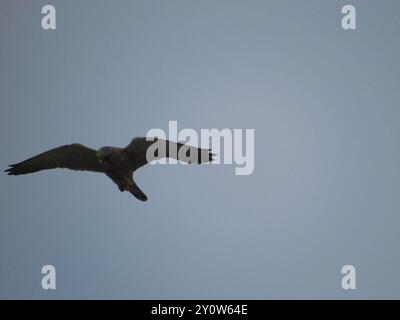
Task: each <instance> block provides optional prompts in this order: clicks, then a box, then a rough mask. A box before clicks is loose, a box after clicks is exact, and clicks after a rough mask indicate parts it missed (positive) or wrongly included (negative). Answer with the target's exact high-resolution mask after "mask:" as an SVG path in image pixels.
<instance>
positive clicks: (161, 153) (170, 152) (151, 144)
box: [125, 137, 215, 168]
mask: <svg viewBox="0 0 400 320" xmlns="http://www.w3.org/2000/svg"><path fill="white" fill-rule="evenodd" d="M125 150H126V152H127V154H128V155H129V157H130V158H131V159H133V160H134V161H135V162H136V167H137V168H139V167H141V166H144V165H145V164H147V163H149V162H151V161H153V160H159V159H162V158H174V159H177V160H179V161H183V162H186V163H190V164H201V163H208V162H211V161H212V160H213V156H215V155H214V154H213V153H211V151H210V149H202V148H197V147H193V146H189V145H187V144H183V143H177V142H172V141H169V140H163V139H157V138H145V137H140V138H134V139H133V140H132V142H131V143H130V144H129V145H128V146H127V147H126V148H125Z"/></svg>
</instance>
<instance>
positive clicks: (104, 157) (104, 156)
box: [97, 147, 113, 163]
mask: <svg viewBox="0 0 400 320" xmlns="http://www.w3.org/2000/svg"><path fill="white" fill-rule="evenodd" d="M112 152H113V148H112V147H102V148H100V149H99V150H98V151H97V159H98V161H99V163H103V162H108V160H109V156H110V155H111V153H112Z"/></svg>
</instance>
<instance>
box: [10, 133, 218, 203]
mask: <svg viewBox="0 0 400 320" xmlns="http://www.w3.org/2000/svg"><path fill="white" fill-rule="evenodd" d="M213 156H214V154H213V153H211V150H210V149H201V148H196V147H192V146H189V145H186V144H182V143H175V142H171V141H168V140H163V139H157V138H134V139H133V140H132V141H131V143H130V144H129V145H128V146H126V147H125V148H118V147H109V146H107V147H102V148H100V149H99V150H97V151H96V150H94V149H91V148H89V147H86V146H84V145H82V144H79V143H74V144H69V145H63V146H60V147H57V148H54V149H51V150H48V151H46V152H43V153H41V154H39V155H37V156H34V157H32V158H29V159H27V160H25V161H22V162H20V163H17V164H12V165H10V168H8V169H7V170H5V172H8V174H9V175H20V174H27V173H33V172H37V171H41V170H47V169H55V168H67V169H72V170H82V171H94V172H101V173H105V174H106V175H107V176H108V177H109V178H110V179H111V180H112V181H114V183H115V184H116V185H117V186H118V188H119V190H120V191H121V192H123V191H129V192H130V193H131V194H132V195H134V196H135V197H136V198H137V199H139V200H141V201H147V196H146V195H145V194H144V193H143V191H142V190H140V188H139V187H138V186H137V184H136V183H135V181H134V180H133V173H134V172H135V171H136V170H137V169H139V168H140V167H142V166H144V165H145V164H147V163H149V162H152V161H153V160H159V159H161V158H165V157H166V158H174V159H177V160H179V161H183V162H186V163H189V164H191V163H193V164H200V163H209V162H211V161H212V160H213Z"/></svg>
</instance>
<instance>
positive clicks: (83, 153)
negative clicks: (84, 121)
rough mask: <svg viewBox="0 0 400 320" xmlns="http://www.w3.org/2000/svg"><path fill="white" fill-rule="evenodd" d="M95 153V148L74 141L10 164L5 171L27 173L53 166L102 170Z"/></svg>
mask: <svg viewBox="0 0 400 320" xmlns="http://www.w3.org/2000/svg"><path fill="white" fill-rule="evenodd" d="M96 154H97V151H96V150H93V149H91V148H88V147H86V146H84V145H82V144H79V143H74V144H69V145H64V146H61V147H58V148H54V149H51V150H48V151H46V152H43V153H41V154H39V155H37V156H34V157H32V158H29V159H27V160H25V161H22V162H20V163H16V164H12V165H10V168H8V169H7V170H5V171H6V172H8V174H9V175H20V174H27V173H32V172H37V171H41V170H47V169H55V168H67V169H71V170H85V171H94V172H103V170H102V167H101V164H100V163H99V162H98V160H97V155H96Z"/></svg>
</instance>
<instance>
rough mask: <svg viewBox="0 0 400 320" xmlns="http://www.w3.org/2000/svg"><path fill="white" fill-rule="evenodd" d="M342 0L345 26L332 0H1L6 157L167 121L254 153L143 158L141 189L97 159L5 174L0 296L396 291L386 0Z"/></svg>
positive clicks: (397, 117) (397, 152)
mask: <svg viewBox="0 0 400 320" xmlns="http://www.w3.org/2000/svg"><path fill="white" fill-rule="evenodd" d="M48 3H51V4H53V5H54V6H55V8H56V18H57V28H56V30H51V31H44V30H42V28H41V18H42V14H41V8H42V6H43V5H45V4H48ZM351 3H352V4H354V6H355V7H356V10H357V30H348V31H345V30H343V29H342V27H341V8H342V6H343V5H345V4H347V2H346V1H328V0H325V1H321V0H318V1H317V0H307V1H305V0H303V1H294V0H293V1H287V0H286V1H266V0H260V1H236V0H229V1H228V0H226V1H223V0H218V1H214V0H204V1H203V0H202V1H177V0H172V1H121V0H119V1H97V0H96V1H89V0H87V1H56V0H51V1H21V0H19V1H15V0H12V1H11V0H6V1H4V0H2V1H1V2H0V93H1V94H0V106H1V109H0V110H1V117H0V145H1V148H2V152H1V153H0V167H1V168H2V169H6V168H7V165H8V164H10V163H15V162H18V161H21V160H24V159H26V158H28V157H30V156H32V155H35V154H37V153H39V152H42V151H45V150H47V149H49V148H53V147H56V146H59V145H62V144H66V143H72V142H80V143H82V144H85V145H88V146H91V147H94V148H99V147H101V146H104V145H114V146H125V145H126V144H128V143H129V141H130V140H131V138H132V137H134V136H144V135H145V134H146V132H147V131H148V130H149V129H152V128H162V129H164V130H167V129H168V121H170V120H176V121H178V127H179V129H183V128H193V129H195V130H200V129H201V128H219V129H223V128H230V129H234V128H242V129H246V128H250V129H254V130H255V170H254V172H253V174H252V175H250V176H236V175H235V170H234V166H233V165H214V166H192V167H189V166H182V165H169V166H164V165H160V166H148V167H145V168H143V169H141V170H140V171H139V172H138V173H137V175H136V180H137V182H138V184H139V185H140V186H141V187H142V189H143V191H144V192H145V193H146V194H147V195H148V197H149V201H148V202H146V203H143V202H140V201H138V200H137V199H135V198H134V197H132V196H131V195H130V194H129V193H120V192H119V190H118V189H117V187H116V186H115V185H114V184H113V183H112V182H111V180H109V179H108V178H107V177H105V176H102V175H101V174H95V173H81V172H72V171H67V170H58V171H54V170H53V171H47V172H41V173H36V174H32V175H28V176H18V177H10V176H6V175H5V174H2V176H1V178H0V190H1V192H0V254H1V260H0V261H1V263H0V297H1V298H134V299H138V298H141V299H146V298H147V299H159V298H161V299H164V298H165V299H167V298H168V299H179V298H186V299H190V298H191V299H195V298H209V299H217V298H225V299H230V298H257V299H266V298H345V299H346V298H400V277H399V274H400V252H399V240H400V233H399V225H400V210H399V209H400V197H399V190H400V169H399V163H400V148H399V136H400V109H399V107H400V106H399V101H400V88H399V83H400V82H399V74H400V72H399V71H400V70H399V69H400V63H399V57H400V46H399V31H400V20H399V17H398V16H399V9H400V2H399V1H397V0H393V1H389V0H386V1H367V0H364V1H351ZM46 264H51V265H54V266H55V268H56V272H57V273H56V274H57V289H56V290H48V291H45V290H43V289H42V287H41V278H42V275H41V273H40V271H41V268H42V266H43V265H46ZM346 264H351V265H354V266H355V268H356V271H357V290H354V291H344V290H343V289H342V287H341V279H342V276H343V275H342V274H341V268H342V266H344V265H346Z"/></svg>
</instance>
